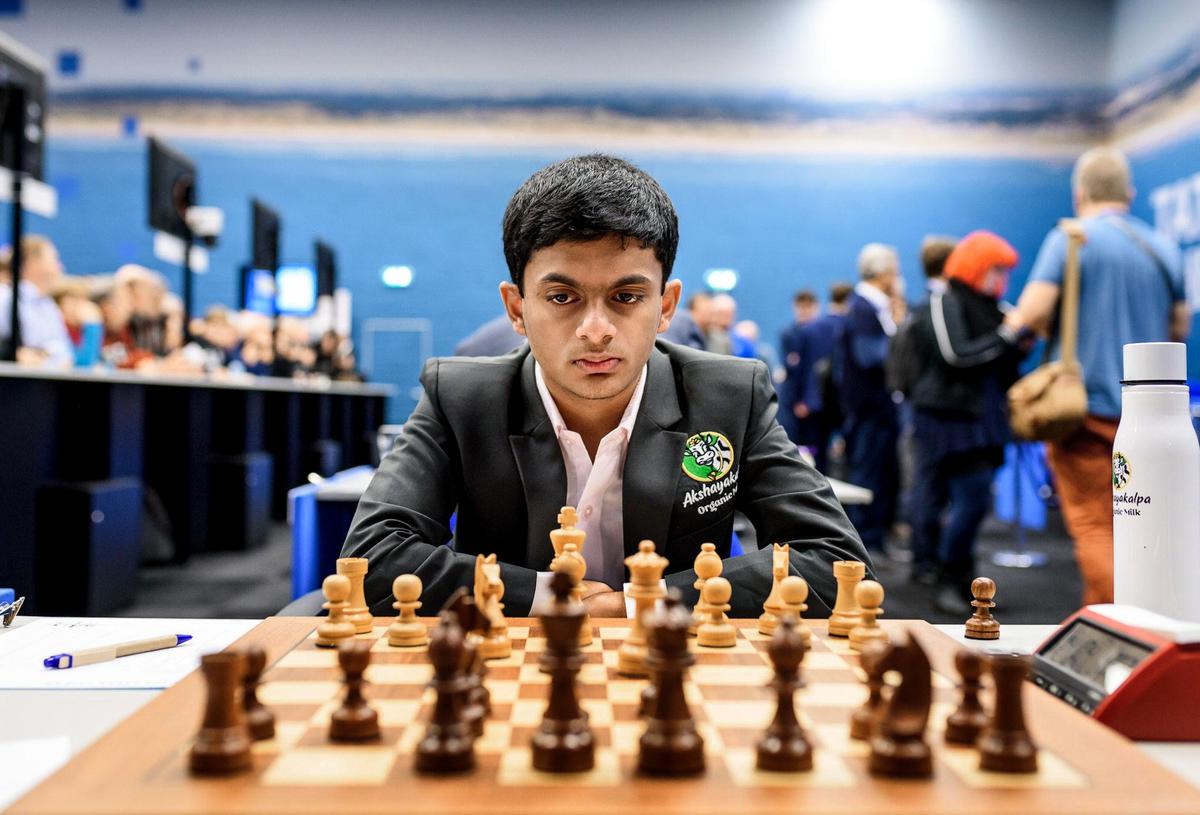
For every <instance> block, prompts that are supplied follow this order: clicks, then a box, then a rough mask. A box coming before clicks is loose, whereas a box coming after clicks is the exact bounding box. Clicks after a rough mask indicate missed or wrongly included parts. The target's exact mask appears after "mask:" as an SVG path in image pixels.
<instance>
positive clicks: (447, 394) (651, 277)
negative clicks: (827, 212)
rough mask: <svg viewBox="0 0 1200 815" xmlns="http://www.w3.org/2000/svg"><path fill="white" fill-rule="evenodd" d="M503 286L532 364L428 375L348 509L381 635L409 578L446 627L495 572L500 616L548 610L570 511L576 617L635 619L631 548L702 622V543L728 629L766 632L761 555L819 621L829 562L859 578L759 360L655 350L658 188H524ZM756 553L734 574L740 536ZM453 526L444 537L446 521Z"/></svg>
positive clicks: (464, 367) (671, 251)
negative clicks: (758, 623)
mask: <svg viewBox="0 0 1200 815" xmlns="http://www.w3.org/2000/svg"><path fill="white" fill-rule="evenodd" d="M503 236H504V254H505V259H506V260H507V262H508V267H509V274H510V277H511V280H510V281H506V282H504V283H501V285H500V292H501V296H502V298H503V301H504V306H505V310H506V313H507V314H508V316H509V319H510V320H511V322H512V325H513V328H514V330H515V331H516V332H517V333H518V334H521V335H522V336H524V337H526V338H527V339H528V340H529V342H528V344H527V345H526V346H524V347H522V348H520V349H518V350H515V351H512V352H511V353H509V354H507V355H505V356H499V357H473V358H464V357H450V358H442V359H438V358H434V359H431V360H429V361H428V362H427V363H426V365H425V369H424V372H423V373H422V375H421V384H422V385H423V386H424V393H423V394H422V396H421V400H420V403H419V404H418V405H417V407H416V409H415V410H414V411H413V413H412V415H411V416H410V417H409V419H408V422H407V423H406V424H405V425H404V431H403V432H402V433H401V434H400V436H399V437H398V438H397V440H396V444H395V447H394V448H393V449H392V451H391V452H390V453H389V454H388V455H387V456H386V458H385V459H384V460H383V462H382V463H381V464H380V466H379V470H378V472H377V473H376V474H375V477H374V478H373V479H372V481H371V484H370V486H368V487H367V490H366V492H365V493H364V494H363V496H362V500H361V501H360V502H359V505H358V511H357V513H356V514H355V517H354V522H353V525H352V527H351V529H350V532H349V534H348V535H347V537H346V542H345V544H344V546H343V548H342V552H343V555H345V556H350V557H366V558H368V559H369V560H370V561H371V569H370V571H369V572H368V574H367V578H366V582H365V592H366V599H367V602H368V604H369V605H370V607H371V610H372V612H373V613H376V614H387V613H389V612H388V609H389V608H390V607H391V603H392V594H391V587H392V581H393V580H394V579H395V578H396V576H397V575H400V574H406V573H412V574H416V575H417V576H419V577H420V578H421V581H422V583H423V585H424V590H423V593H422V596H421V601H422V602H423V603H424V604H425V605H424V610H425V611H427V612H436V610H437V609H438V608H439V607H440V606H441V605H442V603H444V602H445V600H446V598H447V597H449V596H450V595H451V594H452V593H453V592H454V591H455V590H456V589H458V588H459V587H463V586H469V585H471V582H472V581H473V579H474V572H475V558H476V556H477V555H480V554H484V555H486V554H490V553H494V554H495V555H496V558H497V561H498V562H499V563H500V564H501V574H502V575H503V580H504V604H505V606H506V609H505V612H506V613H507V614H508V615H509V616H512V617H526V616H529V614H530V611H531V609H532V608H535V607H536V606H538V605H539V603H540V601H541V599H542V598H545V597H548V596H549V578H550V577H551V573H550V570H549V567H550V561H551V559H552V558H553V557H554V549H553V547H552V545H551V543H550V537H549V536H550V532H551V530H553V529H556V528H558V521H557V517H558V513H559V509H560V508H561V507H563V506H564V505H568V504H569V505H572V506H575V507H577V508H578V511H579V519H578V522H577V524H576V525H577V526H578V528H579V529H581V530H583V531H584V532H586V534H587V541H586V544H585V546H584V550H583V555H584V559H585V561H586V562H587V575H586V577H585V580H584V584H583V589H584V598H583V601H584V604H585V605H586V606H587V608H588V612H589V613H590V614H591V615H592V616H594V617H604V616H625V614H626V605H625V596H624V592H623V585H624V583H625V582H626V581H627V580H628V572H627V568H626V566H625V562H624V561H625V558H626V557H628V556H630V555H631V554H633V553H635V552H637V551H638V547H639V543H640V541H642V540H650V541H653V542H654V544H655V545H656V546H657V547H658V552H659V554H661V555H663V556H665V557H666V558H667V559H668V560H669V561H670V566H669V568H668V569H667V573H666V575H665V576H664V579H665V581H666V584H667V586H668V587H671V588H678V589H679V590H680V591H681V593H682V596H683V599H684V602H686V603H694V602H695V601H696V599H697V591H696V589H695V581H696V574H695V572H694V570H693V569H692V565H693V563H694V562H695V559H696V556H697V555H698V554H699V553H700V551H701V546H702V545H703V544H704V543H706V542H711V543H714V544H715V545H716V547H717V552H718V553H719V554H720V555H721V556H722V557H723V558H724V566H723V569H724V571H723V572H722V576H723V577H725V578H727V579H728V580H729V582H730V584H732V586H733V596H732V597H731V599H730V603H731V605H732V608H731V610H730V613H731V615H732V616H738V617H751V616H757V615H758V614H760V613H761V612H762V606H763V602H764V601H765V600H766V599H767V596H768V595H769V593H770V591H771V586H772V559H773V550H772V547H771V546H770V545H769V544H773V543H780V544H783V543H787V544H788V545H789V547H790V553H789V567H788V571H789V573H790V574H794V575H801V576H803V577H804V578H805V579H806V580H807V581H808V584H809V589H810V591H809V595H808V600H807V603H808V611H807V612H806V615H807V616H810V617H812V616H824V615H828V614H829V612H830V609H831V608H832V606H833V604H834V598H835V596H836V594H837V585H836V582H835V581H834V578H833V563H834V562H836V561H839V560H858V561H862V562H864V563H866V564H867V568H868V574H870V561H869V559H868V557H867V553H866V552H865V551H864V550H863V546H862V543H861V542H860V541H859V539H858V536H857V535H856V534H855V532H854V528H853V527H852V526H851V525H850V522H849V521H848V520H847V518H846V515H845V513H844V512H843V511H842V509H841V506H840V505H839V504H838V502H837V499H836V498H835V497H834V494H833V491H832V490H831V489H830V486H829V482H828V481H827V480H826V479H825V477H824V476H822V475H821V474H820V473H818V472H817V471H816V470H814V469H813V468H812V467H811V466H809V465H808V464H806V463H804V461H803V460H801V458H800V456H799V455H798V453H797V451H796V446H795V445H794V444H792V443H791V442H790V441H788V438H787V435H786V434H785V433H784V432H783V428H781V427H780V426H779V423H778V422H777V421H776V420H775V415H776V405H777V400H776V396H775V388H774V386H773V383H772V381H771V377H770V374H769V372H768V370H767V366H766V365H764V364H763V363H762V362H761V361H758V360H752V359H738V358H735V357H729V356H718V355H716V354H710V353H706V352H704V351H697V350H694V349H691V348H685V347H683V346H680V345H675V344H673V343H669V342H656V338H657V336H658V335H659V334H660V333H662V332H663V331H665V330H666V328H667V326H668V324H669V323H670V321H671V317H672V316H673V314H674V311H675V306H676V304H677V303H678V301H679V293H680V283H679V281H677V280H671V279H670V274H671V267H672V264H673V262H674V260H675V250H676V247H677V245H678V241H679V226H678V220H677V217H676V215H675V209H674V206H673V205H672V204H671V200H670V198H668V197H667V194H666V192H665V191H664V190H663V189H662V188H661V187H660V186H659V184H658V182H656V181H655V180H654V179H653V178H651V177H650V176H649V175H647V174H646V173H644V172H643V171H641V170H639V169H638V168H637V167H634V166H633V165H632V164H629V163H628V162H625V161H622V160H620V159H617V158H614V157H612V156H602V155H593V156H581V157H577V158H572V159H567V160H565V161H561V162H558V163H557V164H553V165H550V166H549V167H546V168H543V169H542V170H539V171H538V172H536V173H534V175H533V176H531V177H530V178H529V179H528V180H527V181H526V182H525V183H524V184H523V185H522V186H521V188H520V189H519V190H517V192H516V194H515V195H514V196H513V198H512V200H511V201H510V202H509V205H508V209H507V211H506V212H505V216H504V228H503ZM735 511H740V512H741V513H742V514H744V515H745V516H746V517H747V518H748V519H749V520H750V522H751V523H752V524H753V525H754V528H755V531H756V532H757V534H758V540H760V541H762V542H763V543H764V547H763V548H761V549H758V550H757V551H753V552H747V553H745V554H742V555H738V556H733V555H732V546H731V542H732V539H731V535H732V530H733V516H734V512H735ZM452 515H453V516H454V517H455V521H454V526H453V529H452V528H451V516H452Z"/></svg>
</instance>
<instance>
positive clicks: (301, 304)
mask: <svg viewBox="0 0 1200 815" xmlns="http://www.w3.org/2000/svg"><path fill="white" fill-rule="evenodd" d="M316 308H317V274H316V272H314V271H313V269H312V267H311V266H280V267H279V271H277V272H276V273H275V310H276V311H278V312H279V313H280V314H312V313H313V311H314V310H316Z"/></svg>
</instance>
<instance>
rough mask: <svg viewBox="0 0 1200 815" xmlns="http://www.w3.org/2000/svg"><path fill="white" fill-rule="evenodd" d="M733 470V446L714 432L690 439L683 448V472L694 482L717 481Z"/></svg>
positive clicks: (697, 434) (710, 431) (702, 433)
mask: <svg viewBox="0 0 1200 815" xmlns="http://www.w3.org/2000/svg"><path fill="white" fill-rule="evenodd" d="M732 468H733V445H732V444H730V443H729V439H727V438H725V437H724V436H722V435H721V434H720V433H717V432H716V431H713V430H705V431H702V432H700V433H696V434H695V435H693V436H690V437H688V440H687V444H685V445H684V448H683V472H684V473H685V474H686V475H687V477H688V478H690V479H692V480H693V481H703V482H708V481H716V480H717V479H719V478H722V477H724V476H725V475H726V474H727V473H728V472H729V471H730V469H732Z"/></svg>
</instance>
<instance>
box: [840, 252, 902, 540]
mask: <svg viewBox="0 0 1200 815" xmlns="http://www.w3.org/2000/svg"><path fill="white" fill-rule="evenodd" d="M858 273H859V277H860V278H861V280H860V281H859V282H858V284H857V285H856V286H855V287H854V294H853V295H851V297H850V302H849V308H848V311H847V314H846V322H845V330H844V332H843V335H842V342H841V344H840V346H839V351H838V367H839V371H840V389H839V390H840V396H841V406H842V410H843V411H845V414H846V422H845V426H844V428H843V432H844V434H845V437H846V455H847V458H848V459H849V476H850V481H851V482H852V483H854V484H857V485H859V486H862V487H866V488H867V489H869V490H871V492H872V493H873V495H874V498H873V500H872V501H871V503H870V504H866V505H859V506H852V507H848V508H847V510H848V511H847V514H848V515H849V516H850V521H851V522H852V523H853V524H854V526H855V528H856V529H857V530H858V534H859V536H860V537H861V538H862V542H863V544H864V545H865V546H866V547H867V549H868V550H869V551H870V552H872V553H882V552H883V551H884V544H885V535H886V532H887V530H888V529H890V527H891V525H892V522H893V520H894V519H895V515H896V489H897V486H898V485H897V470H898V467H899V463H898V461H897V458H896V441H897V434H898V430H899V428H898V425H897V417H896V405H895V403H894V402H893V401H892V394H891V392H890V391H889V389H888V388H887V385H886V382H885V376H884V364H885V362H886V361H887V358H888V344H889V342H890V341H891V338H892V336H893V335H894V334H895V333H896V323H895V321H894V319H893V316H892V307H893V303H892V299H893V294H894V292H895V291H896V279H897V278H898V277H899V275H900V260H899V257H898V256H897V254H896V249H895V248H894V247H892V246H886V245H884V244H881V243H870V244H867V245H866V246H864V247H863V248H862V251H861V252H859V255H858Z"/></svg>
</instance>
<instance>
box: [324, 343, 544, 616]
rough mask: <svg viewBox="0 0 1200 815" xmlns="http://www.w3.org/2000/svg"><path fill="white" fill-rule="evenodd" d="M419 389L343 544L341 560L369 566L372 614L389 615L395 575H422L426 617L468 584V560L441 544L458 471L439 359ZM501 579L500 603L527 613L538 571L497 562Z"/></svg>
mask: <svg viewBox="0 0 1200 815" xmlns="http://www.w3.org/2000/svg"><path fill="white" fill-rule="evenodd" d="M421 384H422V385H423V386H424V389H425V390H424V393H423V394H422V396H421V400H420V402H419V403H418V404H417V407H416V410H414V411H413V413H412V415H411V416H410V417H409V419H408V421H407V422H406V423H405V425H404V431H403V432H402V433H401V434H400V436H399V437H397V439H396V445H395V446H394V447H393V448H392V451H391V452H390V453H388V455H387V456H386V457H385V458H384V459H383V461H382V463H380V465H379V469H378V471H377V472H376V473H375V477H374V478H372V479H371V483H370V485H369V486H368V487H367V489H366V492H364V493H363V497H362V499H361V500H360V501H359V502H358V510H357V511H356V512H355V514H354V521H353V522H352V523H351V526H350V532H349V534H347V536H346V542H345V544H344V545H343V546H342V556H343V557H365V558H367V559H368V560H369V561H370V569H369V570H368V571H367V578H366V580H365V581H364V589H365V592H366V597H367V605H368V606H370V608H371V612H372V613H373V614H376V615H389V614H392V613H393V611H392V607H391V604H392V581H393V580H394V579H395V578H396V577H397V576H399V575H402V574H415V575H416V576H417V577H419V578H421V583H422V586H423V590H422V592H421V602H422V603H423V607H422V609H421V611H422V612H424V613H425V614H436V613H437V611H438V609H440V608H441V606H442V604H443V603H444V602H445V601H446V599H447V598H448V597H449V596H450V595H451V594H452V593H453V592H454V590H455V589H457V588H459V587H460V586H465V587H470V586H472V585H474V582H475V556H474V555H465V554H459V553H457V552H455V551H454V550H453V549H452V548H451V547H450V546H448V545H445V544H447V543H448V542H449V541H450V538H451V534H452V533H451V529H450V516H451V515H452V514H453V513H454V509H455V506H456V505H457V503H458V488H457V484H458V479H459V473H460V470H461V467H460V466H459V462H458V452H457V448H456V445H455V443H454V440H453V433H452V432H451V431H450V428H449V423H448V422H447V420H446V417H445V415H444V414H443V412H442V411H441V410H440V409H439V408H438V404H439V401H438V360H436V359H435V360H431V361H430V363H429V364H428V365H427V366H426V368H425V370H424V371H423V372H422V374H421ZM501 576H502V578H503V580H504V601H505V604H506V605H508V606H509V607H510V608H515V609H517V610H521V609H527V608H528V607H529V606H530V604H532V602H533V592H534V588H535V583H536V579H537V572H536V571H535V570H533V569H528V568H525V567H523V566H514V565H511V564H501Z"/></svg>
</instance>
